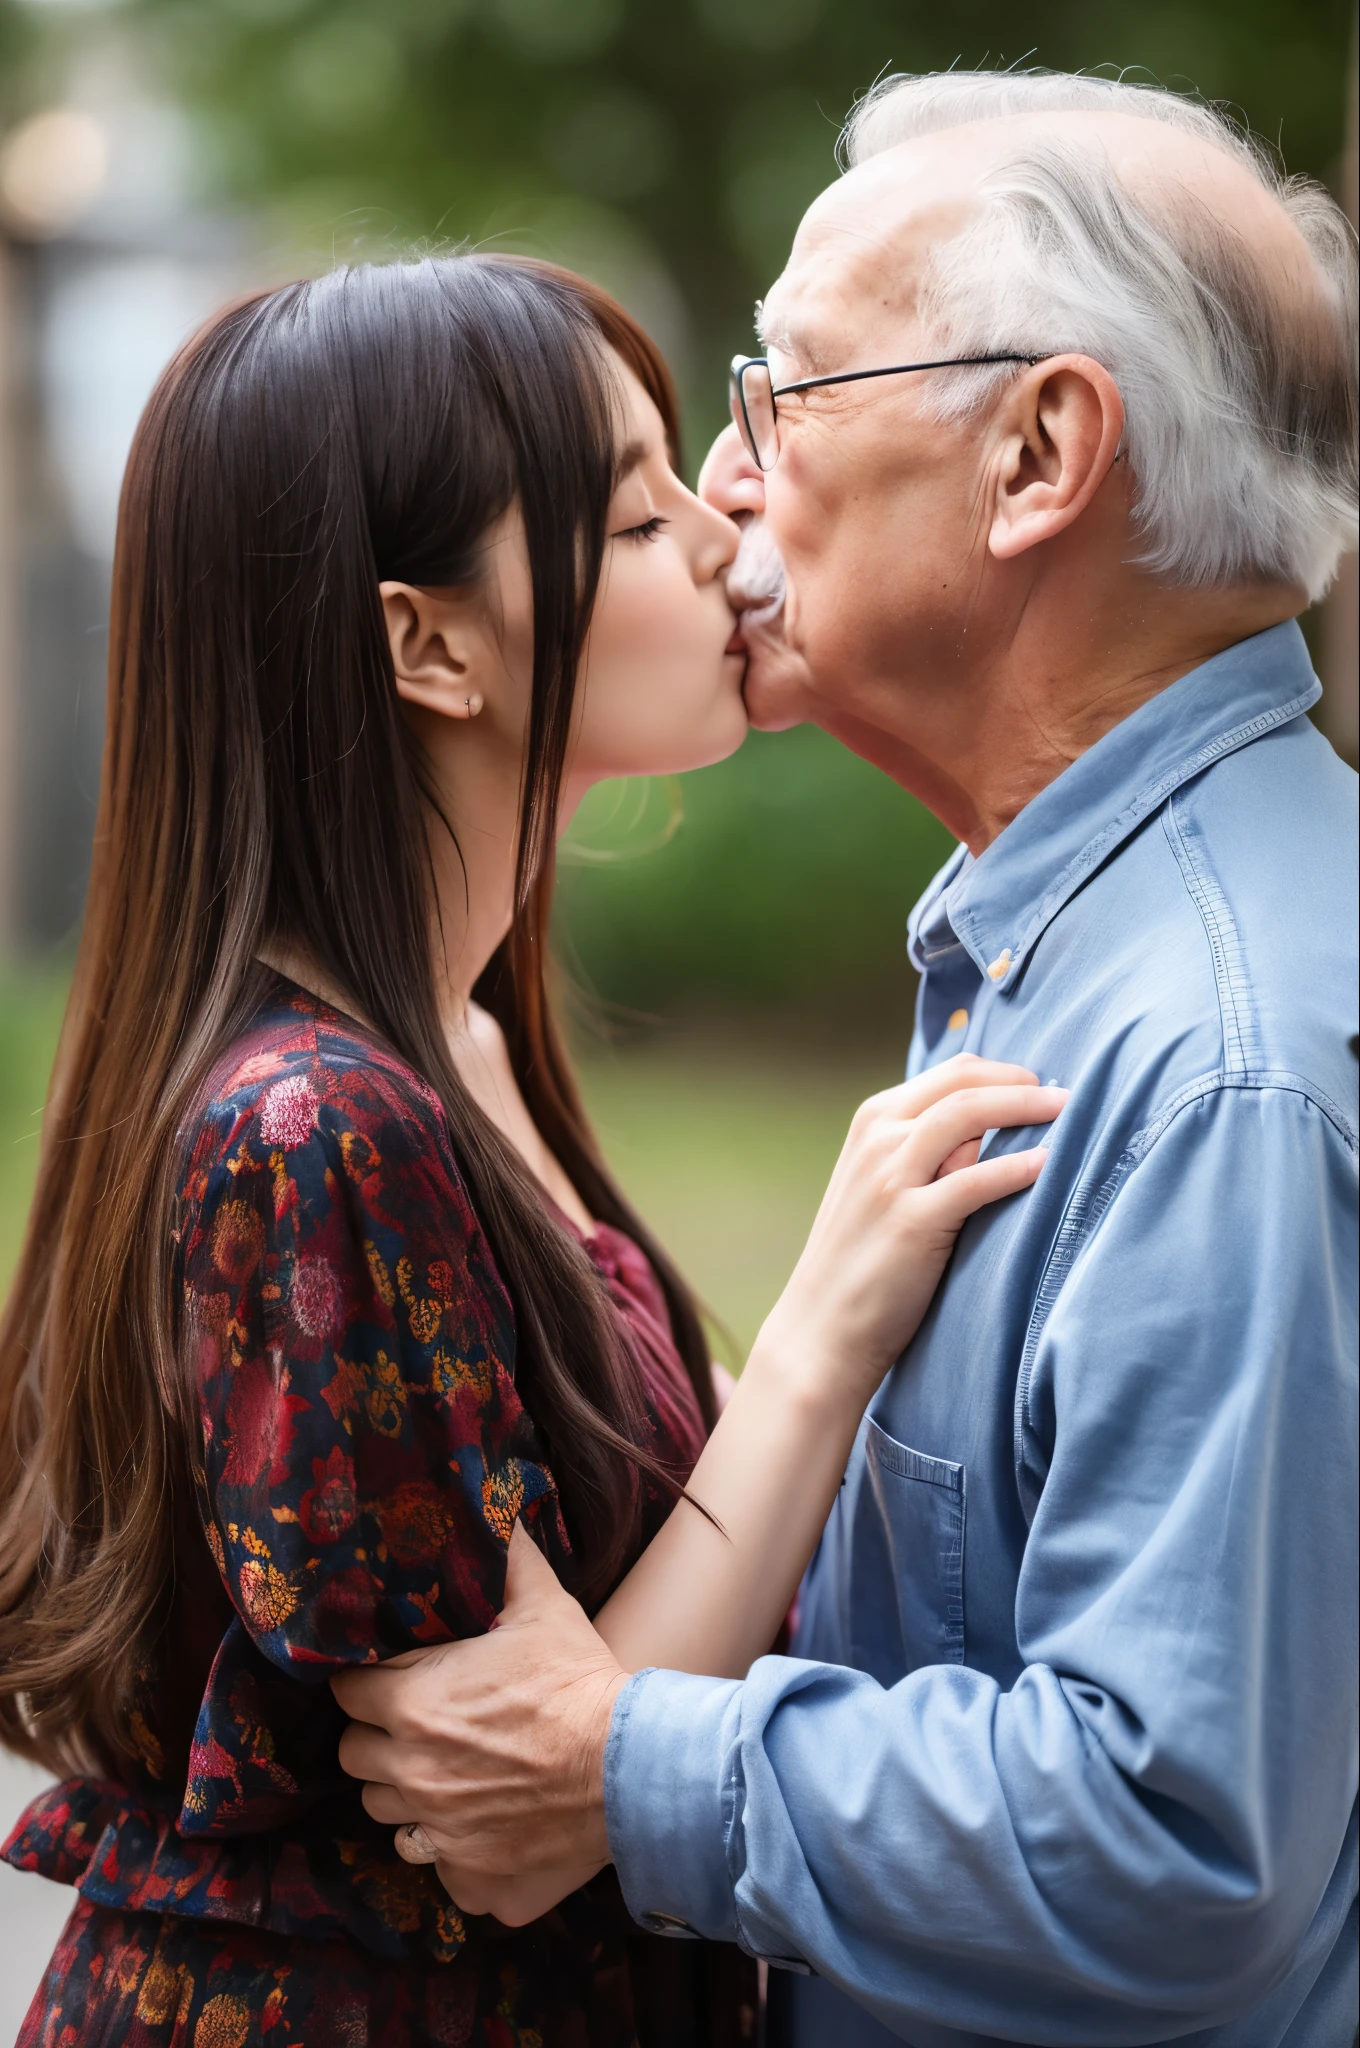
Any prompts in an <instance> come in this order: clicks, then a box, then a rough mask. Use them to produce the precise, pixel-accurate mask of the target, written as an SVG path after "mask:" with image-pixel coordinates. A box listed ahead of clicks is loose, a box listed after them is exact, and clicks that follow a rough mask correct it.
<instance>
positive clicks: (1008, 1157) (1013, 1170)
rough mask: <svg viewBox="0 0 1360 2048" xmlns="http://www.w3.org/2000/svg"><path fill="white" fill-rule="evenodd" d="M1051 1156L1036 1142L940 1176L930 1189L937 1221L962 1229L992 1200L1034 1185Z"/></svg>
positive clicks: (996, 1200) (941, 1224)
mask: <svg viewBox="0 0 1360 2048" xmlns="http://www.w3.org/2000/svg"><path fill="white" fill-rule="evenodd" d="M1047 1157H1048V1152H1047V1149H1046V1148H1045V1147H1044V1146H1043V1145H1034V1146H1032V1147H1031V1148H1030V1149H1029V1150H1028V1151H1026V1152H1002V1153H1001V1154H1000V1155H999V1156H998V1157H997V1158H995V1159H984V1160H983V1161H982V1162H981V1164H980V1165H978V1166H965V1167H962V1168H961V1169H960V1170H959V1171H958V1172H957V1173H951V1174H949V1175H947V1176H946V1177H945V1178H944V1179H943V1180H937V1181H936V1182H935V1184H934V1186H933V1187H932V1188H931V1189H930V1190H929V1191H928V1198H929V1200H930V1201H931V1203H932V1206H933V1209H934V1214H935V1219H936V1221H937V1222H938V1223H939V1225H940V1226H941V1228H943V1229H945V1230H949V1231H954V1230H958V1229H960V1228H961V1227H962V1226H963V1224H965V1223H966V1222H967V1220H968V1218H969V1217H970V1216H972V1215H973V1214H975V1212H976V1211H977V1210H979V1209H985V1208H986V1206H987V1204H988V1203H989V1202H1000V1201H1004V1199H1005V1197H1006V1196H1007V1195H1018V1194H1019V1193H1020V1192H1021V1190H1022V1189H1024V1188H1027V1187H1032V1186H1033V1184H1034V1182H1035V1181H1036V1180H1037V1179H1038V1178H1039V1175H1040V1173H1041V1172H1042V1171H1043V1164H1044V1161H1045V1159H1047Z"/></svg>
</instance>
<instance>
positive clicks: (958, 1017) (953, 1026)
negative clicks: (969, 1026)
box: [946, 1010, 968, 1031]
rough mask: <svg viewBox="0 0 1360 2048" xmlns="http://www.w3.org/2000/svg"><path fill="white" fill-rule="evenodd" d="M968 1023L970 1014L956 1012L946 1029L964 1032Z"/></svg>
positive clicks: (960, 1011) (962, 1011)
mask: <svg viewBox="0 0 1360 2048" xmlns="http://www.w3.org/2000/svg"><path fill="white" fill-rule="evenodd" d="M967 1022H968V1012H967V1011H966V1010H955V1012H954V1014H953V1016H952V1017H951V1018H950V1020H949V1023H948V1025H947V1026H946V1029H947V1030H950V1031H962V1029H963V1027H964V1025H965V1024H966V1023H967Z"/></svg>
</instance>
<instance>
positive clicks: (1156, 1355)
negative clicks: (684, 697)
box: [606, 624, 1357, 2048]
mask: <svg viewBox="0 0 1360 2048" xmlns="http://www.w3.org/2000/svg"><path fill="white" fill-rule="evenodd" d="M1317 696H1318V684H1317V682H1316V680H1315V678H1314V676H1313V674H1312V671H1311V669H1310V667H1309V662H1308V657H1307V653H1306V651H1305V647H1304V643H1303V639H1302V636H1301V634H1300V633H1299V631H1298V629H1297V627H1296V626H1294V625H1292V624H1290V625H1284V626H1277V627H1275V628H1273V629H1272V630H1271V631H1269V632H1266V633H1262V634H1259V635H1257V636H1256V637H1255V638H1254V639H1251V640H1247V641H1244V642H1243V643H1242V644H1241V645H1239V646H1236V647H1233V648H1230V649H1228V650H1227V651H1226V652H1225V653H1223V654H1220V655H1218V656H1216V657H1215V658H1214V659H1213V660H1212V661H1209V662H1206V663H1205V664H1204V665H1203V666H1202V667H1201V668H1198V669H1196V670H1194V671H1193V672H1192V673H1191V674H1189V675H1187V676H1185V677H1183V678H1182V679H1181V680H1180V681H1179V682H1177V683H1175V684H1173V685H1172V687H1171V688H1170V689H1168V690H1166V691H1164V692H1163V693H1162V694H1161V695H1160V696H1157V697H1155V698H1153V699H1152V700H1151V701H1150V702H1149V703H1147V704H1145V705H1144V706H1143V707H1142V708H1141V709H1140V710H1138V711H1136V712H1135V713H1134V714H1133V716H1132V717H1130V718H1128V719H1126V720H1125V721H1124V722H1123V723H1122V724H1121V725H1118V726H1116V727H1115V728H1114V729H1113V730H1112V731H1111V732H1109V733H1107V734H1106V735H1105V737H1104V738H1103V739H1102V740H1100V741H1099V742H1098V743H1097V745H1095V746H1094V747H1092V748H1091V749H1090V751H1089V752H1088V753H1086V754H1084V755H1082V756H1081V758H1080V759H1079V760H1077V761H1076V762H1075V763H1074V764H1073V765H1072V766H1071V767H1070V768H1069V769H1067V770H1066V771H1065V773H1064V774H1062V775H1061V776H1060V777H1059V778H1058V779H1057V781H1055V782H1053V783H1052V784H1050V786H1049V787H1048V788H1047V789H1045V790H1044V791H1042V792H1041V794H1040V795H1039V796H1037V797H1036V798H1035V799H1034V800H1033V802H1032V803H1030V804H1029V805H1027V806H1026V808H1025V809H1024V810H1023V811H1022V812H1021V813H1020V815H1019V816H1018V817H1017V818H1016V819H1015V821H1014V822H1013V823H1012V824H1011V825H1010V826H1008V827H1007V829H1006V830H1005V832H1003V833H1002V834H1001V836H1000V837H999V838H998V839H997V840H996V841H995V842H994V843H993V845H991V846H990V847H988V849H987V850H986V852H985V853H984V854H983V855H982V857H981V858H980V859H979V860H977V861H976V862H974V861H972V860H970V859H969V858H968V857H967V856H966V855H964V854H963V853H962V852H960V853H959V854H956V855H955V857H954V859H953V860H952V861H951V862H950V863H949V865H948V866H947V867H946V868H945V869H944V871H943V872H942V874H941V875H940V876H939V877H938V878H937V879H936V881H935V882H934V883H933V884H932V886H931V888H930V890H929V891H928V892H927V894H926V896H925V897H924V899H923V900H922V902H921V904H920V905H918V907H917V910H916V911H915V913H914V914H913V917H912V921H911V927H910V931H911V948H912V955H913V958H914V959H915V961H916V963H917V965H918V967H919V968H920V970H921V974H922V983H921V990H920V999H919V1005H918V1021H917V1031H916V1037H915V1041H914V1043H913V1046H912V1053H911V1068H912V1071H919V1069H920V1068H922V1067H924V1066H928V1065H930V1064H931V1063H933V1062H935V1061H937V1060H940V1059H944V1058H946V1057H948V1056H949V1055H950V1054H951V1053H954V1052H958V1051H962V1050H965V1049H967V1050H969V1051H973V1052H978V1053H984V1054H986V1055H988V1056H989V1057H994V1058H1000V1059H1013V1060H1021V1061H1023V1062H1024V1063H1025V1064H1027V1065H1029V1066H1031V1067H1033V1068H1035V1069H1036V1070H1037V1071H1038V1072H1039V1074H1040V1075H1041V1077H1042V1078H1043V1079H1044V1080H1057V1081H1060V1082H1062V1083H1064V1084H1065V1085H1067V1086H1069V1087H1070V1088H1071V1089H1072V1090H1073V1094H1072V1098H1071V1100H1070V1102H1069V1104H1068V1106H1067V1108H1066V1109H1065V1110H1064V1112H1063V1115H1062V1117H1061V1118H1060V1119H1059V1122H1058V1124H1057V1125H1056V1127H1055V1129H1054V1133H1053V1138H1052V1148H1051V1151H1050V1155H1049V1159H1048V1162H1047V1164H1046V1166H1045V1168H1044V1172H1043V1174H1042V1176H1041V1177H1040V1179H1039V1181H1038V1183H1037V1185H1036V1186H1035V1187H1034V1188H1033V1189H1032V1190H1031V1191H1030V1192H1029V1193H1026V1194H1024V1195H1020V1196H1017V1197H1015V1198H1013V1199H1012V1200H1010V1201H1008V1202H1006V1203H1003V1204H1001V1205H999V1206H997V1207H993V1208H991V1209H988V1210H985V1211H984V1212H982V1213H981V1214H980V1215H978V1216H976V1217H974V1218H973V1219H972V1221H971V1222H970V1223H969V1224H968V1226H967V1228H966V1229H965V1231H964V1233H963V1235H962V1237H961V1239H960V1241H959V1245H958V1248H957V1251H956V1253H955V1256H954V1260H953V1264H952V1266H951V1268H950V1271H949V1273H948V1276H947V1278H946V1281H945V1284H944V1286H943V1288H942V1289H941V1291H940V1293H939V1295H938V1296H937V1298H936V1301H935V1303H934V1306H933V1307H932V1309H931V1311H930V1314H929V1315H928V1317H927V1318H926V1321H925V1323H924V1324H923V1325H922V1328H921V1330H920V1332H919V1334H918V1335H917V1337H916V1338H915V1340H914V1341H913V1343H912V1345H911V1346H910V1348H909V1350H908V1351H907V1352H906V1354H905V1355H904V1357H903V1358H902V1359H901V1360H900V1362H899V1363H898V1364H897V1366H896V1367H895V1368H894V1369H893V1371H892V1372H891V1373H890V1374H889V1376H888V1378H887V1379H886V1380H885V1381H884V1383H883V1385H882V1387H881V1388H880V1389H879V1392H878V1394H877V1395H876V1396H875V1398H874V1401H873V1403H872V1407H871V1410H870V1413H869V1416H868V1417H867V1419H866V1421H865V1423H864V1426H863V1429H862V1430H861V1433H860V1436H859V1439H858V1441H857V1443H856V1446H855V1450H854V1452H853V1455H852V1457H851V1460H850V1465H849V1468H848V1470H847V1473H846V1477H845V1483H844V1486H843V1487H842V1489H841V1493H840V1496H839V1498H838V1500H837V1503H836V1506H835V1508H834V1510H833V1512H832V1515H831V1519H830V1521H829V1522H828V1524H827V1528H826V1533H825V1535H824V1536H823V1539H822V1543H821V1546H820V1548H819V1550H818V1552H817V1555H816V1557H815V1559H814V1560H813V1563H812V1566H811V1568H810V1570H809V1572H808V1576H807V1579H806V1582H805V1585H804V1589H803V1595H802V1606H801V1616H800V1621H799V1626H798V1631H797V1635H796V1638H795V1641H794V1645H793V1648H794V1651H795V1655H793V1656H790V1657H765V1658H762V1659H761V1660H760V1661H759V1662H758V1663H757V1664H756V1665H755V1666H754V1667H753V1668H752V1670H751V1673H750V1675H749V1677H748V1678H747V1679H746V1680H745V1682H744V1683H742V1684H736V1683H733V1682H731V1681H728V1680H719V1679H705V1678H694V1677H688V1676H684V1675H682V1674H679V1673H676V1672H668V1671H647V1672H642V1673H639V1674H638V1676H637V1677H636V1678H634V1679H633V1680H631V1681H630V1683H629V1684H628V1686H627V1687H626V1688H625V1690H624V1691H623V1693H622V1694H621V1695H620V1697H619V1701H618V1704H617V1706H616V1709H615V1713H614V1720H613V1724H612V1727H611V1731H610V1737H609V1747H608V1753H607V1758H606V1796H607V1810H608V1822H609V1835H610V1842H611V1846H612V1849H613V1854H614V1859H615V1862H616V1864H617V1867H618V1872H619V1876H620V1879H621V1881H622V1884H623V1889H624V1893H625V1896H626V1898H627V1900H628V1904H629V1906H630V1908H631V1909H632V1911H633V1913H634V1914H635V1915H636V1917H637V1918H638V1919H639V1920H641V1921H642V1923H643V1924H644V1925H647V1926H651V1927H653V1928H656V1929H659V1930H661V1931H672V1932H676V1933H682V1932H685V1931H688V1930H692V1931H697V1932H698V1933H700V1934H703V1935H706V1936H708V1937H710V1938H714V1939H718V1940H728V1941H731V1940H737V1941H740V1942H741V1943H742V1945H743V1946H744V1947H746V1948H748V1949H749V1950H751V1951H753V1952H754V1953H755V1954H756V1955H758V1956H764V1957H768V1958H770V1959H771V1960H779V1961H783V1962H784V1963H785V1964H787V1965H792V1966H793V1967H794V1968H799V1967H801V1968H802V1969H803V1970H804V1971H806V1970H808V1969H810V1970H811V1971H812V1972H815V1975H811V1976H809V1975H806V1974H804V1975H801V1976H790V1975H788V1974H787V1973H786V1972H785V1971H778V1970H776V1971H772V1972H771V1983H772V1987H773V1991H772V2018H771V2031H772V2038H773V2040H774V2042H775V2043H776V2044H779V2043H797V2044H798V2048H805V2044H816V2048H856V2044H868V2043H870V2042H887V2041H889V2040H890V2039H905V2040H907V2041H911V2042H914V2043H916V2044H918V2048H965V2044H974V2048H976V2044H978V2043H980V2042H983V2041H987V2042H990V2041H993V2040H997V2041H1009V2042H1015V2041H1021V2042H1030V2043H1044V2044H1047V2043H1067V2044H1072V2048H1105V2044H1116V2043H1117V2044H1141V2043H1150V2042H1155V2041H1165V2040H1171V2039H1176V2040H1184V2039H1187V2038H1188V2039H1190V2040H1191V2041H1193V2042H1195V2043H1196V2044H1203V2048H1208V2044H1210V2043H1212V2044H1213V2048H1275V2044H1279V2043H1284V2042H1287V2043H1288V2044H1289V2048H1349V2044H1350V2042H1351V2039H1352V2034H1353V2030H1354V2027H1355V2022H1356V1997H1357V1981H1356V1891H1357V1851H1356V1790H1357V1735H1356V1716H1357V1619H1356V1616H1357V1583H1356V1581H1357V1571H1356V1533H1355V1501H1356V1483H1357V1470H1356V1466H1357V1452H1356V1429H1357V1395H1356V1342H1357V1332H1356V1224H1357V1177H1356V1123H1357V1101H1356V1056H1355V1051H1354V1048H1353V1045H1352V1042H1351V1040H1352V1034H1353V1033H1354V1032H1355V1030H1356V1024H1357V1017H1356V982H1357V962H1356V920H1357V905H1356V778H1355V777H1354V775H1353V774H1352V773H1351V771H1350V770H1349V769H1348V768H1346V767H1345V766H1344V765H1343V764H1342V763H1341V762H1340V761H1339V760H1338V759H1337V758H1336V756H1335V755H1334V754H1333V752H1332V750H1331V748H1330V747H1329V746H1328V745H1327V743H1326V741H1325V740H1324V739H1323V738H1322V737H1321V735H1320V734H1319V733H1318V732H1317V731H1316V730H1315V729H1314V727H1313V726H1312V724H1311V723H1310V722H1309V720H1308V718H1307V717H1306V716H1305V715H1304V714H1305V713H1306V711H1307V709H1308V707H1309V706H1310V705H1311V704H1312V703H1314V702H1315V700H1316V698H1317ZM1033 1142H1034V1133H1033V1132H1029V1133H1025V1132H1003V1133H1002V1134H1001V1135H1000V1136H999V1137H998V1138H996V1139H995V1140H994V1141H993V1143H994V1144H995V1145H996V1146H997V1147H1010V1146H1016V1147H1019V1146H1024V1145H1026V1144H1031V1143H1033Z"/></svg>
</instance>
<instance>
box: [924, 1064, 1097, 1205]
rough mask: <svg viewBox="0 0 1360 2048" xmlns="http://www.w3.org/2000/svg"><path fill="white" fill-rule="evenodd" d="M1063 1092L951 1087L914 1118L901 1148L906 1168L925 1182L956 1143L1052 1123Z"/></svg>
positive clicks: (1032, 1089) (1059, 1107)
mask: <svg viewBox="0 0 1360 2048" xmlns="http://www.w3.org/2000/svg"><path fill="white" fill-rule="evenodd" d="M1067 1096H1068V1091H1067V1089H1066V1088H1039V1087H1034V1086H1026V1087H1011V1088H961V1089H955V1091H954V1092H953V1094H951V1095H946V1096H945V1097H944V1098H943V1100H942V1101H940V1102H936V1103H934V1104H932V1106H931V1107H930V1108H929V1109H928V1110H926V1111H925V1113H924V1114H923V1115H922V1116H919V1117H917V1119H916V1121H915V1122H914V1123H913V1124H912V1126H911V1130H910V1133H909V1135H908V1137H907V1142H906V1145H905V1146H904V1148H903V1151H904V1155H905V1163H906V1165H907V1169H908V1171H909V1172H910V1174H911V1177H912V1179H913V1180H914V1181H915V1182H916V1184H917V1185H918V1186H924V1185H925V1183H926V1182H927V1181H932V1180H934V1179H935V1176H936V1175H937V1174H938V1172H939V1170H940V1168H941V1166H942V1165H943V1164H944V1162H945V1160H946V1159H948V1158H949V1156H950V1154H951V1153H952V1152H955V1151H956V1150H957V1149H958V1147H959V1146H961V1145H965V1144H967V1143H968V1142H969V1141H970V1140H971V1139H974V1138H981V1137H982V1135H983V1133H984V1132H986V1131H991V1130H1010V1129H1012V1128H1014V1127H1015V1126H1016V1125H1024V1124H1050V1123H1052V1121H1053V1119H1054V1117H1055V1116H1057V1114H1058V1112H1059V1110H1060V1109H1061V1108H1062V1106H1063V1104H1064V1103H1065V1102H1066V1101H1067ZM952 1177H953V1176H951V1178H952Z"/></svg>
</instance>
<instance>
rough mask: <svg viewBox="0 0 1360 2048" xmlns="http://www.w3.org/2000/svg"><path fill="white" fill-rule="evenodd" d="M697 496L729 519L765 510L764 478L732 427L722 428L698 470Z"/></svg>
mask: <svg viewBox="0 0 1360 2048" xmlns="http://www.w3.org/2000/svg"><path fill="white" fill-rule="evenodd" d="M698 490H699V496H700V497H701V498H702V499H703V501H704V503H705V504H706V505H711V506H712V507H713V510H714V511H715V512H724V513H726V515H727V517H728V518H729V519H732V518H735V516H736V515H737V513H739V512H763V511H764V510H765V478H764V477H763V475H762V474H761V472H760V471H759V470H758V469H757V468H756V465H755V463H754V462H753V461H752V459H751V457H750V455H749V454H748V453H747V450H746V446H745V443H744V442H743V441H742V438H741V435H740V434H739V433H738V432H737V430H736V428H735V426H728V427H724V428H723V431H722V432H721V433H720V434H719V436H718V438H717V440H716V441H715V442H714V443H713V446H712V447H711V448H710V449H709V451H708V454H707V455H706V456H705V457H704V466H703V468H702V469H701V470H700V471H699V485H698Z"/></svg>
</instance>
